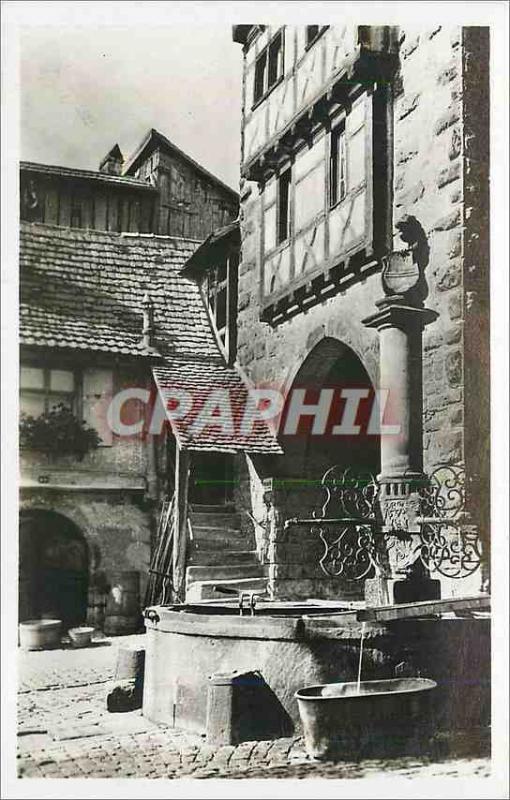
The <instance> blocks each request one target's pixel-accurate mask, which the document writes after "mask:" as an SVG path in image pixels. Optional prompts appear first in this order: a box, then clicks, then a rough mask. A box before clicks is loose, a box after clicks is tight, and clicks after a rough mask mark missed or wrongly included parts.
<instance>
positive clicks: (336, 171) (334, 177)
mask: <svg viewBox="0 0 510 800" xmlns="http://www.w3.org/2000/svg"><path fill="white" fill-rule="evenodd" d="M346 186H347V174H346V153H345V125H344V124H343V123H342V124H341V125H338V126H337V127H336V128H335V129H334V130H333V131H332V132H331V157H330V197H329V200H330V205H331V206H334V205H335V204H336V203H339V202H340V201H341V200H343V199H344V198H345V195H346Z"/></svg>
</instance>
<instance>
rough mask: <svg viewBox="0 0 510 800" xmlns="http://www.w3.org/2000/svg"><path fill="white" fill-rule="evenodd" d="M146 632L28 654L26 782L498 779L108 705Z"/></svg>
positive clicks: (23, 743) (472, 770)
mask: <svg viewBox="0 0 510 800" xmlns="http://www.w3.org/2000/svg"><path fill="white" fill-rule="evenodd" d="M144 638H145V637H144V636H143V635H140V636H123V637H116V638H113V639H108V638H106V637H103V638H96V639H95V641H94V642H93V643H92V646H91V647H89V648H87V649H84V650H73V649H66V648H62V649H59V650H47V651H40V652H24V651H21V650H20V651H19V673H18V692H19V693H18V737H17V744H18V747H17V761H18V776H19V777H20V778H166V779H168V778H170V779H172V778H184V777H192V778H284V779H287V778H314V777H319V778H332V779H339V778H353V779H354V778H363V777H376V776H379V775H381V773H384V774H387V775H392V776H399V777H402V776H405V777H408V778H416V777H420V778H423V777H427V778H428V777H462V778H466V777H474V778H480V777H482V778H483V777H489V775H490V761H489V759H488V758H483V757H477V758H473V757H469V756H464V757H462V754H461V753H458V754H457V757H456V758H449V759H444V760H441V759H437V760H431V759H429V758H425V757H424V758H416V757H405V758H398V759H366V760H363V761H359V762H356V763H354V762H342V763H336V764H334V763H315V762H312V761H310V760H309V759H308V758H307V756H306V754H305V751H304V746H303V742H302V740H301V739H300V738H299V737H294V738H285V739H277V740H274V741H258V742H242V743H241V744H239V745H237V746H235V747H234V746H230V745H224V746H221V747H215V746H213V745H210V744H206V743H205V738H204V737H202V736H199V735H194V734H190V733H187V732H184V731H179V730H176V729H175V728H169V727H165V726H161V725H157V724H155V723H152V722H150V721H149V720H147V719H145V718H144V717H143V716H142V714H141V711H140V710H138V711H131V712H124V713H117V714H112V713H109V712H108V711H107V709H106V695H107V693H108V691H109V689H110V688H111V682H112V679H113V674H114V669H115V663H116V657H117V648H118V646H119V645H120V644H125V643H128V642H129V643H138V644H143V642H144Z"/></svg>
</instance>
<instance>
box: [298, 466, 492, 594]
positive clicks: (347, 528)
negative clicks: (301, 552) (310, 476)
mask: <svg viewBox="0 0 510 800" xmlns="http://www.w3.org/2000/svg"><path fill="white" fill-rule="evenodd" d="M320 488H321V492H322V493H323V498H322V502H321V504H320V509H319V510H318V511H315V512H314V513H312V514H311V516H310V517H309V518H297V517H296V518H292V519H288V520H287V521H286V523H285V527H286V528H289V527H290V526H292V525H306V526H310V528H311V529H312V530H314V531H315V532H316V533H317V534H318V536H319V537H320V539H321V541H322V543H323V546H324V551H323V553H322V556H321V557H320V559H319V564H320V567H321V569H322V571H323V572H324V573H325V574H326V575H328V576H329V577H342V578H344V579H345V580H349V581H360V580H362V579H363V578H366V577H369V576H370V575H371V574H378V573H380V572H381V571H383V569H384V562H386V563H387V560H388V555H391V558H392V560H393V563H394V564H395V566H396V571H397V572H400V571H405V570H406V569H407V568H413V567H414V568H415V567H416V565H420V566H421V567H422V568H424V569H425V570H426V572H427V573H429V574H434V573H439V574H441V575H443V576H445V577H448V578H465V577H467V576H468V575H470V574H472V573H473V572H475V571H476V570H477V569H478V568H479V567H480V565H481V562H482V558H483V553H482V547H481V543H480V537H479V531H478V529H477V527H476V526H475V525H472V524H471V523H470V520H469V516H468V514H467V513H466V497H465V476H464V471H463V469H462V467H460V466H453V465H442V466H440V467H438V468H437V469H435V470H434V471H433V472H432V473H431V474H430V475H429V476H425V477H424V478H423V479H420V480H419V481H416V480H415V481H414V482H413V481H411V482H410V484H409V499H408V498H405V502H409V507H408V510H406V509H404V510H405V514H404V516H405V517H406V526H405V527H404V526H403V527H402V528H401V529H400V528H399V527H398V525H394V526H393V527H391V526H389V525H384V524H383V523H384V520H383V513H382V511H381V505H382V504H381V486H380V484H379V483H378V482H377V480H376V479H375V478H374V477H373V476H372V475H367V474H365V475H354V474H353V473H352V472H351V470H349V469H347V470H341V469H340V468H339V467H331V468H330V469H328V470H327V472H326V473H325V474H324V476H323V478H322V480H321V481H320ZM410 495H412V499H411V498H410ZM402 500H404V498H402ZM408 512H409V513H408Z"/></svg>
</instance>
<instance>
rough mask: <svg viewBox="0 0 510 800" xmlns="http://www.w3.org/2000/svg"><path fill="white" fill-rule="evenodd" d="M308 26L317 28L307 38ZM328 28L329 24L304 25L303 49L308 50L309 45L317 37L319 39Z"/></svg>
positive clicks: (312, 43) (311, 44) (311, 45)
mask: <svg viewBox="0 0 510 800" xmlns="http://www.w3.org/2000/svg"><path fill="white" fill-rule="evenodd" d="M310 28H317V33H316V34H315V35H314V36H313V37H312V38H310V39H309V38H308V31H309V29H310ZM328 28H329V25H305V50H309V49H310V47H313V45H314V44H315V42H316V41H317V39H320V37H321V36H322V34H323V33H324V31H326V30H327V29H328Z"/></svg>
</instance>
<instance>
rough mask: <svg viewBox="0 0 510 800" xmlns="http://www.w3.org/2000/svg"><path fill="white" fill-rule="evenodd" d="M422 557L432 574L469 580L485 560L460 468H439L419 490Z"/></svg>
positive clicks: (417, 521)
mask: <svg viewBox="0 0 510 800" xmlns="http://www.w3.org/2000/svg"><path fill="white" fill-rule="evenodd" d="M419 495H420V514H419V515H418V516H417V518H416V523H417V524H418V525H419V528H420V545H419V547H420V551H419V557H420V560H421V562H422V563H423V565H424V567H425V568H426V569H427V570H428V571H429V572H430V573H434V572H438V573H439V574H441V575H444V576H445V577H448V578H465V577H467V576H468V575H471V574H472V573H473V572H475V571H476V570H477V569H478V567H479V566H480V564H481V561H482V556H483V554H482V547H481V542H480V537H479V531H478V528H477V526H476V525H472V524H470V520H469V515H468V514H467V513H466V487H465V474H464V471H463V469H462V468H461V467H458V466H450V465H447V466H441V467H438V468H437V469H436V470H434V472H432V473H431V475H430V476H429V478H428V481H427V483H426V484H425V485H424V486H422V487H421V488H420V490H419Z"/></svg>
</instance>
